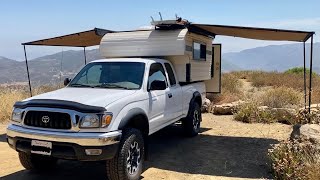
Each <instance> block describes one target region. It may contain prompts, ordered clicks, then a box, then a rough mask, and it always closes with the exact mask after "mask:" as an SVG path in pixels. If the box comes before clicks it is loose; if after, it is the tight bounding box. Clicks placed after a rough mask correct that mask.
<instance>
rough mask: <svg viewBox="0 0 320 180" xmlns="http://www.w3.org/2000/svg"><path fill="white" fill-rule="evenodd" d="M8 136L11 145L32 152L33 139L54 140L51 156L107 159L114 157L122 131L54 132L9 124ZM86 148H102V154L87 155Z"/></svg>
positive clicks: (18, 149)
mask: <svg viewBox="0 0 320 180" xmlns="http://www.w3.org/2000/svg"><path fill="white" fill-rule="evenodd" d="M7 138H8V144H9V145H10V147H12V148H13V149H15V150H17V151H22V152H26V153H31V140H40V141H49V142H52V153H51V156H53V157H57V158H62V159H77V160H95V161H96V160H105V159H111V158H112V157H114V155H115V154H116V152H117V150H118V144H119V142H120V139H121V131H113V132H108V133H80V132H54V131H43V130H34V129H29V128H24V127H20V126H17V125H13V124H11V125H9V126H8V128H7ZM85 149H101V150H102V153H101V154H100V155H86V153H85Z"/></svg>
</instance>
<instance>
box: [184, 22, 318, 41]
mask: <svg viewBox="0 0 320 180" xmlns="http://www.w3.org/2000/svg"><path fill="white" fill-rule="evenodd" d="M190 27H191V28H197V29H200V30H203V32H204V33H206V34H208V35H210V34H215V35H222V36H233V37H240V38H248V39H257V40H272V41H297V42H305V41H307V40H308V39H309V38H310V37H311V36H312V35H313V34H314V32H308V31H294V30H283V29H270V28H257V27H242V26H225V25H211V24H191V25H190ZM209 33H210V34H209Z"/></svg>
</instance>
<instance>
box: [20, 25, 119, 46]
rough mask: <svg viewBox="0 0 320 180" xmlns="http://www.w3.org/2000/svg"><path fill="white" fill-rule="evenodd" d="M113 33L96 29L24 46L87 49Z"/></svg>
mask: <svg viewBox="0 0 320 180" xmlns="http://www.w3.org/2000/svg"><path fill="white" fill-rule="evenodd" d="M110 32H113V31H110V30H106V29H100V28H94V29H93V30H89V31H83V32H78V33H73V34H68V35H64V36H59V37H54V38H49V39H42V40H38V41H32V42H26V43H22V45H39V46H72V47H87V46H95V45H99V44H100V41H101V38H102V37H103V36H104V35H105V34H106V33H110Z"/></svg>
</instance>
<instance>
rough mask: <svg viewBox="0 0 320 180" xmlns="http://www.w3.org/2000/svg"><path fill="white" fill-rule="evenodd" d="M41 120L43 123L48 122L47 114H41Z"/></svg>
mask: <svg viewBox="0 0 320 180" xmlns="http://www.w3.org/2000/svg"><path fill="white" fill-rule="evenodd" d="M41 121H42V122H43V123H48V122H49V121H50V118H49V116H42V118H41Z"/></svg>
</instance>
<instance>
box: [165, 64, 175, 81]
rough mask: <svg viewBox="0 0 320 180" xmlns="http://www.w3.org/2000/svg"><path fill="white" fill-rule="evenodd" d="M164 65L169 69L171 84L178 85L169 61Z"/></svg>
mask: <svg viewBox="0 0 320 180" xmlns="http://www.w3.org/2000/svg"><path fill="white" fill-rule="evenodd" d="M164 66H165V67H166V70H167V73H168V76H169V82H170V85H171V86H174V85H176V84H177V82H176V78H175V76H174V73H173V69H172V67H171V65H170V64H169V63H164Z"/></svg>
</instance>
